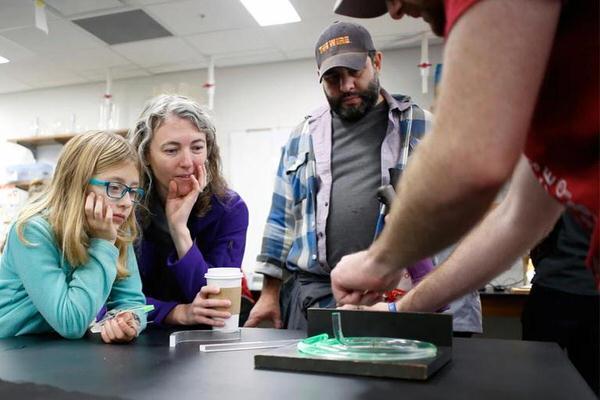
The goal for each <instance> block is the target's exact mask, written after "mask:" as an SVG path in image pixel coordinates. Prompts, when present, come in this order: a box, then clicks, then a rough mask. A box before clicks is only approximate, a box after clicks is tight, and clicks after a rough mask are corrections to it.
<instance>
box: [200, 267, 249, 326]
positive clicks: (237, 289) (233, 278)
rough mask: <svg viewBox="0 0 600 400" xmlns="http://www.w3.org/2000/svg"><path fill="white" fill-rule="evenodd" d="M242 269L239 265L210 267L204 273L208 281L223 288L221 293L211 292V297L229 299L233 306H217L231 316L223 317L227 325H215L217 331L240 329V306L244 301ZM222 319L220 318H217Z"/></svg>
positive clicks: (209, 283)
mask: <svg viewBox="0 0 600 400" xmlns="http://www.w3.org/2000/svg"><path fill="white" fill-rule="evenodd" d="M242 276H243V274H242V271H241V270H240V269H239V268H237V267H231V268H209V270H208V272H207V273H206V274H204V277H205V278H206V283H207V284H208V285H211V286H217V287H218V288H220V289H221V291H220V292H219V294H210V295H209V296H208V297H209V298H210V299H227V300H229V301H231V307H227V308H216V310H218V311H229V312H230V313H231V317H229V318H227V319H223V320H222V321H223V322H225V326H223V327H216V326H213V329H214V330H215V331H222V332H235V331H237V330H239V329H240V328H239V324H240V306H241V302H242ZM215 319H220V318H215Z"/></svg>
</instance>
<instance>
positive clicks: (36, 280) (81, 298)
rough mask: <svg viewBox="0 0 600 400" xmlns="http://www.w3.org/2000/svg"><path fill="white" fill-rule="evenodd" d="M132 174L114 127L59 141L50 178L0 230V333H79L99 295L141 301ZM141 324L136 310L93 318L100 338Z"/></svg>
mask: <svg viewBox="0 0 600 400" xmlns="http://www.w3.org/2000/svg"><path fill="white" fill-rule="evenodd" d="M139 181H140V165H139V161H138V158H137V155H136V152H135V149H133V148H132V147H131V145H130V144H129V143H128V142H127V141H126V140H125V139H124V138H122V137H120V136H118V135H115V134H113V133H108V132H90V133H86V134H82V135H79V136H76V137H75V138H73V139H71V140H70V141H69V142H68V143H67V144H66V145H65V147H64V149H63V151H62V153H61V155H60V157H59V159H58V163H57V165H56V170H55V173H54V177H53V178H52V181H51V183H50V185H49V186H48V187H47V188H46V189H45V190H44V191H43V192H42V193H41V194H39V195H38V196H36V197H35V198H33V199H32V200H31V201H30V202H29V203H28V204H27V205H26V206H25V207H24V208H23V209H22V210H21V212H20V214H19V215H18V217H17V221H16V223H15V224H14V225H13V226H12V227H11V229H10V232H9V235H8V238H7V241H6V246H5V248H4V254H3V255H2V260H1V261H0V338H1V337H9V336H16V335H23V334H31V333H44V332H52V331H55V332H58V333H59V334H60V335H61V336H63V337H65V338H70V339H74V338H80V337H82V336H83V335H84V334H85V332H86V330H87V329H88V326H89V325H90V323H91V322H93V320H94V318H95V316H96V314H97V313H98V312H99V310H100V309H101V308H102V307H103V305H104V304H106V306H107V308H108V310H115V311H117V310H127V309H132V308H134V307H139V306H143V305H144V304H145V298H144V296H143V294H142V287H141V281H140V277H139V273H138V268H137V263H136V258H135V255H134V252H133V249H132V242H133V240H134V238H135V236H136V234H137V229H136V224H135V215H134V206H135V204H136V203H137V202H139V201H140V200H141V198H142V196H143V190H141V189H139V187H138V186H139ZM145 324H146V319H145V316H144V314H143V313H139V314H138V313H136V312H123V313H120V314H119V315H118V317H117V318H114V319H112V320H110V321H108V322H106V323H105V324H104V325H103V326H102V330H101V336H102V340H103V341H104V342H106V343H111V342H128V341H131V340H132V339H134V338H135V337H136V336H137V335H138V333H139V332H140V330H141V329H143V327H145Z"/></svg>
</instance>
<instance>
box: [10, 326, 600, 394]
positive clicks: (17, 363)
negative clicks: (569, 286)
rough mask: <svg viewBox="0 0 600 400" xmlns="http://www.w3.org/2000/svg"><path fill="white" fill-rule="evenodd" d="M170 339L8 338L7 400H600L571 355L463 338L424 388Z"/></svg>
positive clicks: (545, 346)
mask: <svg viewBox="0 0 600 400" xmlns="http://www.w3.org/2000/svg"><path fill="white" fill-rule="evenodd" d="M170 332H171V331H168V330H162V329H158V328H153V329H149V330H147V331H146V332H144V333H143V334H142V335H141V336H140V337H139V338H138V339H137V341H136V342H135V343H133V344H128V345H106V344H103V343H101V341H100V340H99V338H98V336H97V335H94V336H93V337H86V338H84V339H81V340H65V339H62V338H59V337H56V336H50V335H41V336H25V337H17V338H9V339H2V340H0V398H2V399H13V398H28V399H35V398H39V399H47V398H58V399H79V398H87V397H89V398H99V397H97V396H100V397H102V396H106V397H119V398H126V399H194V400H199V399H243V400H251V399H261V400H265V399H283V400H292V399H311V400H314V399H368V400H379V399H387V398H390V399H392V398H393V399H398V398H415V399H417V398H418V399H448V398H451V399H486V400H492V399H502V400H507V399H538V398H541V399H544V400H550V399H561V400H562V399H580V400H584V399H594V398H595V396H594V395H593V394H592V391H591V390H590V389H589V388H588V386H587V385H586V384H585V381H584V380H583V379H582V378H581V377H580V376H579V374H578V373H577V371H576V370H575V368H574V367H573V366H572V365H571V363H570V362H569V361H568V359H567V357H566V356H565V354H564V353H563V352H562V351H561V350H560V348H559V347H558V346H557V345H555V344H550V343H539V342H522V341H512V340H494V339H474V338H471V339H460V338H456V339H455V340H454V347H453V359H452V361H451V362H450V363H449V364H447V365H446V366H445V367H443V368H442V369H441V370H440V371H439V372H438V373H437V374H436V375H434V376H433V377H432V378H431V379H430V380H428V381H426V382H417V381H406V380H397V379H383V378H365V377H357V376H350V375H329V374H310V373H298V372H285V371H268V370H256V369H254V354H256V353H258V352H264V351H266V350H246V351H233V352H218V353H200V352H199V350H198V345H197V344H185V343H184V344H181V345H179V346H178V347H177V348H175V349H170V348H169V340H168V338H169V334H170ZM302 337H304V332H300V331H286V330H275V329H258V328H255V329H242V341H259V340H278V339H292V338H302ZM37 385H43V386H37ZM46 385H47V386H46ZM73 392H78V393H73Z"/></svg>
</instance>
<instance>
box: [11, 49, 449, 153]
mask: <svg viewBox="0 0 600 400" xmlns="http://www.w3.org/2000/svg"><path fill="white" fill-rule="evenodd" d="M441 51H442V49H441V46H432V48H431V49H430V58H431V61H432V62H433V63H437V62H440V61H441ZM418 63H419V49H418V48H411V49H403V50H393V51H386V52H384V64H383V72H382V74H381V82H382V85H383V87H384V88H386V89H387V90H388V91H390V92H392V93H403V94H408V95H411V96H413V98H414V99H415V100H416V101H417V103H419V104H421V105H423V106H429V105H430V103H431V98H432V96H431V93H429V94H427V95H422V94H421V93H420V77H419V70H418V68H417V67H416V65H417V64H418ZM215 77H216V81H217V87H216V95H215V119H216V123H217V129H218V131H219V132H220V133H221V135H220V136H221V137H225V134H226V133H228V132H233V131H240V130H245V129H261V128H274V127H275V128H276V127H282V126H294V125H296V124H297V123H298V122H299V121H300V120H301V118H302V117H303V116H304V115H305V114H306V113H308V112H309V111H310V110H311V109H313V108H314V107H316V106H317V105H319V104H321V103H322V102H324V101H325V100H324V96H323V94H322V92H321V88H320V85H319V83H318V81H317V75H316V66H315V63H314V60H312V59H305V60H295V61H289V62H278V63H269V64H258V65H250V66H241V67H229V68H217V70H216V72H215ZM431 80H432V79H431ZM205 81H206V70H194V71H189V72H178V73H169V74H161V75H155V76H150V77H142V78H132V79H125V80H118V81H115V82H113V96H114V101H115V103H116V105H117V107H118V109H119V120H120V124H119V125H120V126H122V127H129V126H130V125H131V124H132V122H133V121H134V120H135V118H136V116H137V114H138V113H139V111H140V110H141V107H142V105H143V104H144V102H145V101H146V100H147V99H148V98H149V97H151V96H153V95H155V94H158V93H162V92H171V93H175V92H183V93H182V94H187V95H191V96H193V97H195V98H196V99H197V100H199V101H200V102H203V103H204V102H205V93H204V90H203V89H202V84H203V83H204V82H205ZM103 94H104V84H103V83H97V84H86V85H75V86H65V87H59V88H52V89H46V90H35V91H28V92H20V93H10V94H4V95H0V140H1V139H5V138H8V137H16V136H27V135H28V134H31V133H32V132H33V128H32V126H33V125H34V122H35V120H36V117H37V118H39V120H40V126H41V127H42V130H43V131H45V132H47V133H55V131H58V132H65V131H69V130H70V128H71V117H72V115H73V114H75V115H76V120H77V125H78V126H80V128H81V129H82V130H86V129H95V128H97V126H98V120H99V107H100V102H101V99H102V95H103ZM220 144H221V146H222V147H225V146H226V141H221V142H220ZM223 150H224V151H223V153H224V154H226V153H227V151H226V149H223Z"/></svg>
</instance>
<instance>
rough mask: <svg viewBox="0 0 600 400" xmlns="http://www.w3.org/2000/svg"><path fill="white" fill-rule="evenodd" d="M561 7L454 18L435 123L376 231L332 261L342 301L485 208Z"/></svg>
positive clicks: (505, 6) (506, 173)
mask: <svg viewBox="0 0 600 400" xmlns="http://www.w3.org/2000/svg"><path fill="white" fill-rule="evenodd" d="M559 11H560V2H559V1H540V0H534V1H528V2H521V1H517V0H507V1H503V2H498V1H482V2H481V3H480V4H477V5H476V6H474V7H473V8H472V9H471V10H469V11H467V13H466V14H465V15H464V16H463V17H462V18H461V19H460V20H459V21H458V23H457V24H456V25H455V27H454V28H453V30H452V32H451V34H450V37H449V39H448V41H447V43H446V48H445V60H444V62H445V65H444V68H445V70H444V77H443V80H442V88H441V93H440V97H439V102H438V110H437V113H436V114H437V116H436V120H435V122H434V127H433V131H432V133H431V134H430V135H428V136H427V137H426V138H425V139H424V140H423V142H422V143H421V144H420V146H419V148H418V149H417V151H416V152H415V155H414V156H413V158H412V160H411V162H410V163H409V165H408V168H407V170H406V172H405V174H404V176H403V178H402V179H401V181H400V184H399V187H398V199H397V201H396V202H395V203H394V206H393V208H392V212H391V214H390V218H389V220H390V221H389V223H388V224H387V226H386V228H385V229H384V231H383V233H382V235H381V237H380V238H379V239H378V240H377V241H376V242H375V243H374V244H373V245H372V246H371V248H370V249H369V250H368V251H367V252H363V253H357V254H356V255H352V256H349V257H346V258H343V259H342V261H341V262H340V263H339V264H338V266H336V268H335V269H334V271H333V273H332V282H333V289H334V294H335V296H336V298H337V299H338V301H339V302H340V303H354V304H357V303H370V302H372V301H373V300H375V298H376V295H370V296H367V297H365V298H364V299H363V293H364V290H371V291H381V290H385V289H389V288H392V287H393V286H394V285H395V284H396V283H397V281H398V280H399V272H400V270H401V269H402V268H404V267H406V266H408V265H411V264H412V263H414V262H416V261H418V260H420V259H422V258H424V257H426V256H428V255H430V254H433V253H435V252H436V251H439V250H441V249H442V248H444V247H446V246H447V245H449V244H452V243H454V242H456V241H457V240H458V239H460V238H461V237H462V236H463V235H464V234H465V233H467V232H468V231H469V230H470V229H471V228H472V227H473V226H474V225H475V224H476V223H477V222H478V221H479V220H480V219H481V217H482V216H483V215H484V213H485V212H486V211H487V210H488V208H489V206H490V204H491V202H492V201H493V199H494V198H495V196H496V193H497V191H498V190H499V189H500V187H501V186H502V185H503V183H504V182H505V181H506V180H507V179H508V178H509V177H510V175H511V173H512V172H513V170H514V167H515V165H516V163H517V161H518V159H519V156H520V154H521V152H522V149H523V146H524V143H525V138H526V135H527V130H528V127H529V125H530V122H531V116H532V114H533V110H534V107H535V104H536V99H537V95H538V91H539V87H540V84H541V81H542V78H543V75H544V71H545V65H546V62H547V59H548V56H549V52H550V49H551V45H552V40H553V36H554V31H555V28H556V24H557V20H558V15H559ZM498 20H502V21H511V23H510V24H508V23H507V24H498V23H497V21H498Z"/></svg>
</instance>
